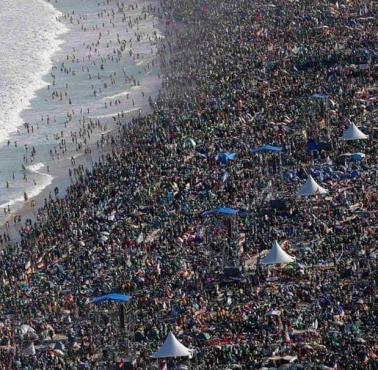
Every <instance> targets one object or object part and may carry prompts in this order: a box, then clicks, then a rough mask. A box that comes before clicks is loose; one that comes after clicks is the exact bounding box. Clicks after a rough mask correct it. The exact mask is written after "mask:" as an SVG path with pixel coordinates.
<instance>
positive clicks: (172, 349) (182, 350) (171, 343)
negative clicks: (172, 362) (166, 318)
mask: <svg viewBox="0 0 378 370" xmlns="http://www.w3.org/2000/svg"><path fill="white" fill-rule="evenodd" d="M192 354H193V351H192V350H191V349H189V348H186V347H185V346H184V345H183V344H181V343H180V342H179V341H178V340H177V339H176V337H175V336H174V335H173V333H172V332H171V331H170V332H169V334H168V336H167V338H166V339H165V342H164V343H163V345H162V346H161V347H160V349H159V350H158V351H156V352H155V353H154V354H153V355H152V356H151V357H153V358H168V357H189V358H191V357H192Z"/></svg>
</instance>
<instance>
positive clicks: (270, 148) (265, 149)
mask: <svg viewBox="0 0 378 370" xmlns="http://www.w3.org/2000/svg"><path fill="white" fill-rule="evenodd" d="M251 152H252V154H258V153H279V152H282V147H281V146H274V145H262V146H259V147H258V148H256V149H252V151H251Z"/></svg>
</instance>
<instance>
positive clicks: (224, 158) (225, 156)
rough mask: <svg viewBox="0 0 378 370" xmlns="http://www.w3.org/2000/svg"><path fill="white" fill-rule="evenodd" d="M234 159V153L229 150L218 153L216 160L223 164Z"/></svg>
mask: <svg viewBox="0 0 378 370" xmlns="http://www.w3.org/2000/svg"><path fill="white" fill-rule="evenodd" d="M235 159H236V153H231V152H221V153H218V155H217V157H216V160H217V161H218V162H221V163H223V164H225V163H227V162H228V161H234V160H235Z"/></svg>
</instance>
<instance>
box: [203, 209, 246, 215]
mask: <svg viewBox="0 0 378 370" xmlns="http://www.w3.org/2000/svg"><path fill="white" fill-rule="evenodd" d="M247 214H248V212H247V211H245V210H243V209H235V208H227V207H219V208H213V209H209V210H207V211H204V212H202V213H201V215H202V216H226V217H231V216H241V217H244V216H247Z"/></svg>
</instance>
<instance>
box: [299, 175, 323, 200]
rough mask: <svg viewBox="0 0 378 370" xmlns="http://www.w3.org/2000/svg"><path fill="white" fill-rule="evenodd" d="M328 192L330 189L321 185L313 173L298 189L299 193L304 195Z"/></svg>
mask: <svg viewBox="0 0 378 370" xmlns="http://www.w3.org/2000/svg"><path fill="white" fill-rule="evenodd" d="M327 193H328V190H327V189H324V188H323V187H321V186H320V185H319V184H318V183H317V182H316V181H315V180H314V178H313V177H312V176H311V175H309V176H308V178H307V181H306V182H305V183H304V184H303V186H302V187H301V188H300V189H299V190H298V195H301V196H303V197H308V196H310V195H315V194H327Z"/></svg>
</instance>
